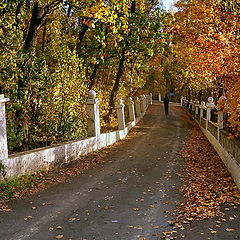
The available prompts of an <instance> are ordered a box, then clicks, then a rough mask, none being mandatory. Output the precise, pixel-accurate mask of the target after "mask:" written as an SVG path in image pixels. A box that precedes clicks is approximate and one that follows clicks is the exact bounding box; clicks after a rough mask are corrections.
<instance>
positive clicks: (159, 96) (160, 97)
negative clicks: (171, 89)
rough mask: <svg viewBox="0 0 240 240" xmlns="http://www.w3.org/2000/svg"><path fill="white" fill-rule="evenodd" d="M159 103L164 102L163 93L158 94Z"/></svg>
mask: <svg viewBox="0 0 240 240" xmlns="http://www.w3.org/2000/svg"><path fill="white" fill-rule="evenodd" d="M158 101H159V102H161V101H162V96H161V93H159V94H158Z"/></svg>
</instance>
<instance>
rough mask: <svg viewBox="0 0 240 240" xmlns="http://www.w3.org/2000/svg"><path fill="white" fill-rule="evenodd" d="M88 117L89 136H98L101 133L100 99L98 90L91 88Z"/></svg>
mask: <svg viewBox="0 0 240 240" xmlns="http://www.w3.org/2000/svg"><path fill="white" fill-rule="evenodd" d="M86 104H87V114H88V116H89V118H88V136H89V137H95V136H96V137H98V136H99V135H100V117H99V100H98V99H97V98H96V92H95V91H93V90H91V91H89V93H88V100H87V103H86Z"/></svg>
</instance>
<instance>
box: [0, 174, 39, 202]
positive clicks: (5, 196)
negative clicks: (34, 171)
mask: <svg viewBox="0 0 240 240" xmlns="http://www.w3.org/2000/svg"><path fill="white" fill-rule="evenodd" d="M39 180H40V178H39V177H37V176H36V175H24V176H21V177H19V178H14V179H9V180H6V181H2V182H0V201H1V200H10V199H12V198H13V197H14V195H15V194H16V193H17V192H21V191H23V190H25V189H28V188H30V187H33V186H35V185H36V184H37V183H38V182H39Z"/></svg>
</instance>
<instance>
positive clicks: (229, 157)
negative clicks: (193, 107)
mask: <svg viewBox="0 0 240 240" xmlns="http://www.w3.org/2000/svg"><path fill="white" fill-rule="evenodd" d="M200 128H201V130H202V132H203V133H204V135H205V136H206V137H207V138H208V140H209V142H210V143H211V144H212V146H213V147H214V148H215V150H216V151H217V153H218V155H219V156H220V158H221V159H222V161H223V162H224V164H225V165H226V166H227V168H228V170H229V172H230V173H231V175H232V177H233V179H234V181H235V183H236V185H237V186H238V188H239V189H240V143H239V142H237V141H235V140H231V139H227V133H224V132H223V131H220V141H218V140H217V139H216V138H215V137H214V136H213V135H212V134H211V133H210V132H209V131H207V130H206V129H205V128H203V127H201V126H200ZM225 143H226V144H225Z"/></svg>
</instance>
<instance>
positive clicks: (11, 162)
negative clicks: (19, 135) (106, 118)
mask: <svg viewBox="0 0 240 240" xmlns="http://www.w3.org/2000/svg"><path fill="white" fill-rule="evenodd" d="M8 101H9V99H8V98H5V97H4V95H0V162H2V164H3V165H4V172H3V173H2V177H3V176H4V177H7V178H8V177H17V176H21V175H23V174H26V173H28V174H29V173H34V172H36V171H38V170H47V169H49V168H51V167H54V166H56V165H58V164H61V163H66V162H69V161H73V160H76V159H78V158H79V157H80V156H82V155H85V154H87V153H90V152H93V151H95V150H97V149H101V148H103V147H106V146H109V145H111V144H113V143H115V142H116V141H118V140H119V139H122V138H124V137H125V136H126V135H127V133H128V132H129V130H130V129H131V128H132V127H133V126H135V125H136V123H137V122H138V121H139V120H140V119H141V118H142V116H143V115H144V114H145V111H146V109H147V108H148V106H149V105H150V104H152V94H149V95H146V96H145V95H141V96H140V98H138V97H137V98H136V99H135V101H133V100H132V98H128V100H127V101H126V105H127V109H128V116H129V117H128V119H129V122H128V123H126V119H125V116H124V108H125V105H124V104H123V101H122V100H121V99H120V100H119V101H118V104H117V105H116V111H117V118H118V130H117V131H114V132H109V133H101V129H100V117H99V101H98V99H97V98H96V93H95V92H94V91H90V92H89V98H88V100H87V102H86V104H87V113H88V115H89V119H88V136H89V137H88V138H86V139H81V140H76V141H71V142H66V143H62V144H57V145H53V146H49V147H44V148H39V149H34V150H30V151H26V152H21V153H16V154H12V155H8V147H7V135H6V115H5V104H6V102H8Z"/></svg>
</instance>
